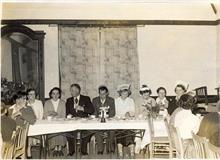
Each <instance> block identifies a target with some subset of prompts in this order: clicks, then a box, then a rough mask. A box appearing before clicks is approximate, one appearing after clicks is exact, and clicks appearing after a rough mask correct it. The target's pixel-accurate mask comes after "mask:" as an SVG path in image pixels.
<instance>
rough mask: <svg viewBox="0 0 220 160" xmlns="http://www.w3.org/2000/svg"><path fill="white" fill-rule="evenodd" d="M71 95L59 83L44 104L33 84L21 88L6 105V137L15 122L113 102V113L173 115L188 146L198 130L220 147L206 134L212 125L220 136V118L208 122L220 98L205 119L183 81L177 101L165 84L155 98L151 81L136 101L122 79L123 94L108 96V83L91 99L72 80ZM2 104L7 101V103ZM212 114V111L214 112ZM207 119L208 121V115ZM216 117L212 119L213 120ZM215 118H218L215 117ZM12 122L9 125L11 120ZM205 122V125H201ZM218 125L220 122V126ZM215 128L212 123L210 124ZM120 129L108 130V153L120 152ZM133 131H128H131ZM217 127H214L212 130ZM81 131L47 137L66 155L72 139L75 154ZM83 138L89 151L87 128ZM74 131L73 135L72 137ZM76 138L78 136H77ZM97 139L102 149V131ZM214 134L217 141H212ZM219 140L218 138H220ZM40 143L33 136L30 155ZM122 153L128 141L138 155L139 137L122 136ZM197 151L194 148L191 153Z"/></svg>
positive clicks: (85, 112) (82, 112)
mask: <svg viewBox="0 0 220 160" xmlns="http://www.w3.org/2000/svg"><path fill="white" fill-rule="evenodd" d="M70 92H71V97H70V98H68V99H67V100H66V102H65V101H64V100H62V99H61V89H60V88H58V87H54V88H52V89H51V91H50V92H49V97H50V99H49V100H47V101H45V103H44V106H43V103H42V102H41V101H40V100H37V99H36V91H35V90H34V89H28V90H27V92H18V93H17V94H16V95H15V96H14V101H15V104H14V105H13V106H11V107H10V108H9V109H6V108H5V107H1V108H2V109H1V120H2V126H1V134H2V139H3V141H10V134H11V133H12V132H13V130H15V128H16V125H21V126H22V125H23V124H24V122H25V121H26V122H28V123H29V124H34V123H35V122H36V120H41V119H49V117H57V118H67V117H68V118H71V117H80V118H86V117H89V116H90V115H95V116H96V117H97V118H98V117H100V108H101V107H108V117H109V118H111V117H120V118H126V117H137V116H138V117H147V116H149V114H151V113H157V114H161V115H163V116H166V117H169V119H170V124H172V125H174V126H176V127H178V128H179V129H180V133H181V136H182V138H183V139H184V140H186V142H187V143H186V146H188V144H189V143H191V142H192V141H190V139H191V131H195V133H197V132H198V134H199V135H201V136H206V137H207V138H209V139H210V141H211V143H214V144H215V145H217V146H219V143H217V140H216V139H213V135H211V134H210V135H207V131H208V130H209V129H212V131H213V130H215V131H216V132H217V133H214V134H216V136H215V137H217V136H218V135H219V129H220V127H219V123H218V124H217V125H213V126H212V125H210V124H209V123H210V122H211V123H212V122H213V121H215V122H216V123H217V120H219V117H220V115H219V113H220V102H219V103H218V109H219V113H213V114H214V115H215V116H216V117H217V120H216V118H213V117H214V115H209V114H208V116H207V117H208V118H203V120H202V122H201V124H200V120H199V118H198V116H196V115H194V114H193V113H192V111H191V110H192V109H193V108H194V107H195V106H196V100H195V96H192V95H190V94H186V93H187V88H186V86H184V85H183V84H177V85H176V87H175V93H176V97H175V99H174V100H172V101H168V100H167V98H166V94H167V93H166V89H165V88H164V87H159V88H158V89H157V93H158V97H157V98H156V100H155V99H154V98H152V97H151V93H152V91H151V89H150V88H149V87H148V86H147V85H142V86H141V88H140V91H139V93H140V97H139V98H138V99H136V100H133V99H132V98H131V97H130V95H131V89H130V85H129V84H122V85H119V86H118V89H117V92H118V93H119V97H117V98H115V99H114V98H112V97H110V96H109V91H108V88H107V87H106V86H104V85H102V86H100V87H99V88H98V94H99V96H98V97H95V98H93V99H92V101H91V99H90V97H88V96H85V95H82V94H81V87H80V85H79V84H72V85H71V86H70ZM2 106H3V105H2ZM210 114H211V113H210ZM207 119H208V120H207ZM210 119H211V120H210ZM213 119H214V120H213ZM9 123H10V124H11V125H8V124H9ZM199 126H200V127H199ZM216 126H218V127H217V128H216ZM210 127H211V128H210ZM116 132H117V131H103V133H106V134H107V135H108V143H109V145H107V152H108V153H114V152H115V145H116V144H115V139H114V138H115V136H116ZM128 132H129V131H128ZM213 132H214V131H213ZM77 133H78V132H75V131H74V132H68V133H66V135H65V134H62V135H58V136H53V135H49V136H48V141H49V149H50V150H51V151H52V152H53V155H54V156H62V155H63V149H64V147H66V144H67V141H68V146H69V153H68V154H69V155H70V156H72V155H73V154H74V153H75V141H76V137H77ZM80 134H81V137H84V138H83V139H82V141H81V154H82V155H87V154H88V153H87V144H88V142H90V139H91V136H85V135H88V131H86V130H83V131H80ZM68 135H73V136H68ZM73 137H74V138H73ZM95 137H96V141H97V153H98V154H103V150H104V146H103V136H101V135H100V134H99V133H97V134H95ZM211 139H213V140H211ZM218 142H219V139H218ZM34 143H37V142H36V141H34V140H31V138H29V143H28V145H29V147H28V156H31V152H30V148H31V145H33V144H34ZM116 143H117V147H118V153H119V156H120V157H122V156H123V146H127V147H129V148H130V155H131V157H133V156H134V155H135V140H134V136H125V137H124V138H121V139H117V141H116ZM185 148H186V150H189V151H188V152H187V153H192V149H191V148H190V147H185ZM192 154H193V153H192Z"/></svg>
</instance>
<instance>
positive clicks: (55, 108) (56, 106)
mask: <svg viewBox="0 0 220 160" xmlns="http://www.w3.org/2000/svg"><path fill="white" fill-rule="evenodd" d="M51 102H52V104H53V107H54V110H55V112H57V108H58V106H59V102H60V99H58V100H57V101H54V100H53V99H51Z"/></svg>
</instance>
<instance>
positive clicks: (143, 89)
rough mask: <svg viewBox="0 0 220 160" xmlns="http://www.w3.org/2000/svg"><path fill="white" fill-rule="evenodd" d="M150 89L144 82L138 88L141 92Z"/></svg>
mask: <svg viewBox="0 0 220 160" xmlns="http://www.w3.org/2000/svg"><path fill="white" fill-rule="evenodd" d="M150 90H151V89H150V88H149V87H148V86H147V85H145V84H143V85H142V86H141V88H140V91H141V92H143V91H150Z"/></svg>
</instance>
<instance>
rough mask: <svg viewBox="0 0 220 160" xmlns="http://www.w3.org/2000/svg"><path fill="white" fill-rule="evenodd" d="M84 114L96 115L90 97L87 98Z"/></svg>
mask: <svg viewBox="0 0 220 160" xmlns="http://www.w3.org/2000/svg"><path fill="white" fill-rule="evenodd" d="M84 112H85V113H87V114H93V113H94V107H93V104H92V102H91V100H90V98H89V97H86V105H85V107H84Z"/></svg>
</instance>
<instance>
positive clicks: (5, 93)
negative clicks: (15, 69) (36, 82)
mask: <svg viewBox="0 0 220 160" xmlns="http://www.w3.org/2000/svg"><path fill="white" fill-rule="evenodd" d="M25 89H26V87H25V85H24V83H19V82H14V81H8V80H7V78H4V77H2V78H1V101H2V102H4V103H5V104H7V105H10V104H12V103H13V96H14V94H16V93H17V92H18V91H24V90H25Z"/></svg>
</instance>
